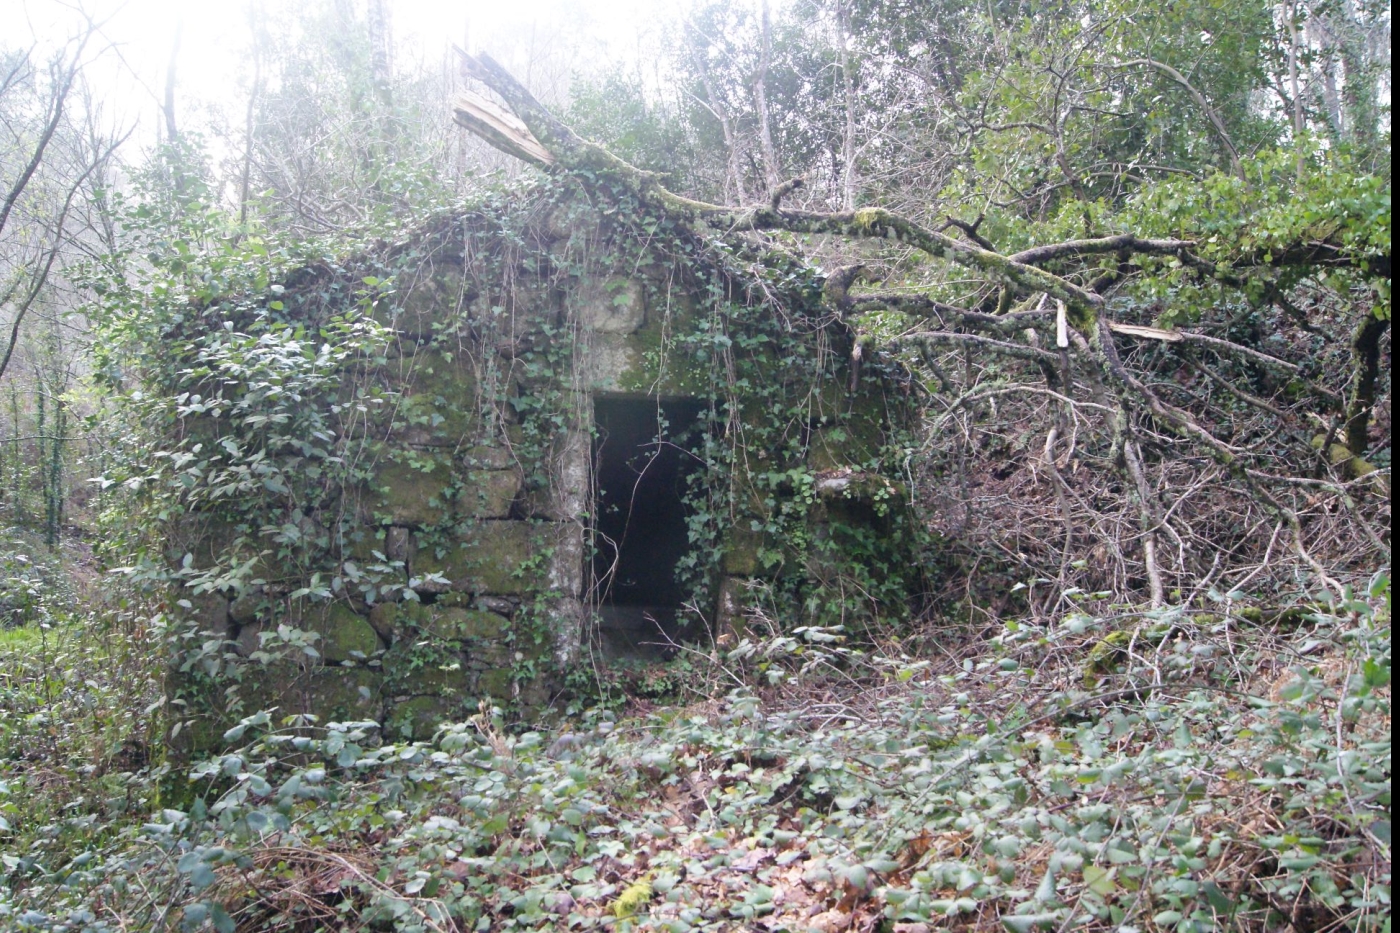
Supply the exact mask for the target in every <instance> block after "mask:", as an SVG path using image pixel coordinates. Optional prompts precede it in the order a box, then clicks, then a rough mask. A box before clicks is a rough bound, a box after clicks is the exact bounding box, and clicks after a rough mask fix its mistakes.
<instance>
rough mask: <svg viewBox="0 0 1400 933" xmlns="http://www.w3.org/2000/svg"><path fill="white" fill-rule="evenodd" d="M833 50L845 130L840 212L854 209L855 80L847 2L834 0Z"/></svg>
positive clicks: (842, 138)
mask: <svg viewBox="0 0 1400 933" xmlns="http://www.w3.org/2000/svg"><path fill="white" fill-rule="evenodd" d="M836 26H837V30H838V33H839V34H838V36H837V47H838V48H839V49H840V55H841V81H842V84H843V85H844V90H845V94H846V128H845V132H844V133H843V134H842V137H841V209H842V210H846V211H851V210H855V207H856V80H855V75H854V74H853V73H852V72H851V50H850V48H849V45H850V41H851V20H850V9H849V8H848V7H847V0H836Z"/></svg>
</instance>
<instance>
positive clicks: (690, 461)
mask: <svg viewBox="0 0 1400 933" xmlns="http://www.w3.org/2000/svg"><path fill="white" fill-rule="evenodd" d="M593 411H594V417H595V419H596V421H597V429H598V430H597V437H596V439H595V441H594V444H593V477H594V482H595V484H596V485H595V489H596V493H597V502H596V506H595V511H596V516H597V517H596V519H595V525H594V530H595V532H596V535H595V547H596V551H595V554H594V558H593V580H594V586H595V593H596V597H597V600H598V612H599V617H600V620H601V625H600V629H601V631H600V634H601V635H602V640H603V648H604V651H605V653H607V654H608V655H610V656H614V657H628V656H630V657H642V658H647V657H658V656H664V655H665V654H667V649H668V647H669V644H670V642H671V641H672V640H674V638H675V637H676V635H677V629H678V615H679V610H680V608H681V602H682V600H683V598H684V596H685V594H684V592H683V591H682V589H681V586H680V583H679V582H678V581H677V579H676V568H677V565H678V564H679V563H680V560H681V558H683V557H684V556H685V555H686V553H687V552H688V551H689V549H690V539H689V529H688V528H687V524H686V507H685V502H684V497H685V492H686V477H687V476H688V475H689V474H690V473H691V472H692V471H693V470H694V469H695V468H696V467H698V466H699V461H698V460H696V458H695V457H694V456H692V455H691V454H689V453H688V452H687V446H688V444H689V443H690V442H691V435H692V434H693V433H694V429H695V425H696V422H697V420H698V418H699V416H700V412H701V403H699V402H697V401H690V400H679V401H671V402H661V403H659V404H658V403H657V401H656V400H655V399H595V400H594V403H593Z"/></svg>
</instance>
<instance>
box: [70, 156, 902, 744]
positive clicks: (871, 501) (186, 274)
mask: <svg viewBox="0 0 1400 933" xmlns="http://www.w3.org/2000/svg"><path fill="white" fill-rule="evenodd" d="M584 182H585V184H584V185H583V186H579V185H577V184H575V183H574V182H570V181H564V180H552V181H547V182H545V183H543V184H541V185H539V186H537V187H535V188H533V189H531V190H528V191H520V192H514V193H505V194H502V195H500V196H498V197H496V198H493V199H491V200H489V201H486V202H484V203H480V204H476V205H472V206H463V205H447V206H443V207H441V208H439V209H437V210H435V211H434V212H432V213H429V214H427V215H426V216H424V217H422V218H421V219H420V220H418V221H417V222H416V223H415V224H413V225H403V226H401V227H399V228H396V229H393V230H388V231H383V233H384V234H385V235H383V236H382V237H380V238H377V239H371V240H369V241H368V245H366V244H364V243H362V244H360V246H359V248H358V249H357V250H355V251H353V252H351V251H349V250H347V249H345V248H344V245H343V244H342V245H338V246H337V245H326V244H320V245H319V248H317V245H316V244H308V243H296V244H290V243H289V244H283V245H274V244H271V243H268V242H265V241H255V240H253V239H251V238H246V239H244V240H242V241H236V240H235V241H234V242H229V240H227V239H225V240H224V241H222V242H219V243H214V242H212V241H211V239H210V238H208V237H207V236H206V238H205V241H204V246H203V248H200V249H196V248H195V246H194V241H193V239H191V240H190V241H181V240H176V241H169V240H164V241H161V243H159V244H157V245H158V246H160V250H159V251H157V250H154V249H153V251H152V256H154V257H155V259H153V260H152V263H151V268H152V269H153V270H155V273H159V275H163V276H164V278H163V279H160V281H154V280H153V279H154V278H156V277H158V276H156V275H155V274H154V273H153V277H152V279H148V280H146V281H136V282H132V281H129V280H127V279H126V278H124V277H118V276H116V275H114V274H109V275H107V277H106V278H105V279H103V278H102V277H101V276H100V275H99V276H98V278H99V281H101V282H102V284H103V286H104V287H103V291H104V293H105V295H106V301H105V312H104V320H105V323H106V327H107V328H108V331H109V333H111V334H112V336H113V339H112V342H111V347H112V351H111V355H110V359H109V361H108V362H109V366H110V368H111V371H112V373H113V375H114V377H115V378H121V377H120V373H119V370H118V367H120V366H126V367H129V368H134V370H135V371H136V372H137V373H138V374H139V386H140V388H139V389H138V390H137V391H134V392H131V393H130V394H129V395H128V398H129V400H130V416H131V417H132V418H133V420H134V421H137V422H139V423H141V424H142V425H143V426H144V429H145V430H146V431H148V432H150V433H151V434H152V435H154V436H158V437H160V438H162V440H163V443H162V444H161V445H160V447H159V449H158V450H155V451H149V450H148V451H145V453H147V454H149V456H144V457H138V456H133V457H131V458H130V459H129V460H128V461H127V463H126V471H125V473H114V474H112V475H111V476H110V477H109V478H108V479H109V481H110V482H122V483H124V484H125V485H126V486H127V487H128V488H130V489H133V490H135V491H137V492H139V493H140V496H141V500H142V502H144V504H145V509H146V511H145V514H146V515H147V517H148V520H149V523H150V527H151V528H152V529H153V530H154V531H153V534H152V535H151V536H150V539H149V543H148V546H147V548H146V552H145V554H144V557H143V558H142V560H141V561H139V562H138V563H137V565H136V568H135V572H136V573H138V574H145V575H146V576H147V577H148V578H149V580H150V581H151V582H152V585H153V586H163V585H166V584H172V583H173V584H176V588H175V589H174V590H172V591H171V592H172V593H173V594H174V595H173V601H172V603H171V604H170V605H169V606H168V611H167V612H166V613H165V614H164V615H163V616H162V619H163V622H164V624H165V626H166V628H165V636H166V637H167V638H168V639H169V641H170V644H171V646H172V652H173V655H172V659H173V667H174V669H175V671H176V676H174V677H173V678H172V685H173V686H172V690H173V693H174V695H175V698H176V699H177V700H178V701H181V702H183V703H185V704H186V705H187V707H186V708H187V709H189V710H190V711H191V713H192V715H190V716H189V718H188V719H187V720H185V721H187V722H190V723H196V722H201V721H207V720H209V719H210V718H211V717H208V716H205V715H204V714H203V713H202V712H200V709H201V708H206V707H210V706H211V705H212V707H213V709H212V710H206V711H209V712H215V713H217V714H218V715H216V716H214V717H212V718H214V719H219V718H224V717H226V716H227V715H230V714H234V713H241V712H244V711H246V710H247V708H248V707H250V706H258V705H266V704H267V702H268V701H269V700H275V699H277V698H278V697H279V696H282V697H284V696H285V695H286V693H287V692H288V691H289V690H291V689H292V684H293V683H294V682H297V683H300V684H301V685H302V688H303V689H305V690H309V691H311V692H312V693H315V694H318V695H319V696H320V697H322V698H325V697H331V698H333V699H334V700H335V702H336V703H337V704H338V707H337V708H336V709H335V710H334V712H335V714H336V715H341V716H345V715H350V716H352V717H353V718H378V717H380V716H381V715H383V714H384V713H385V712H386V711H389V710H391V709H392V708H394V707H395V706H396V705H397V706H398V707H400V708H401V709H403V710H407V712H403V713H401V714H400V715H399V721H400V722H401V724H402V726H403V728H404V729H405V730H407V731H413V730H414V729H416V728H419V727H421V725H422V722H423V721H427V720H428V719H430V718H431V717H432V716H435V715H441V716H447V715H453V714H459V713H462V712H463V711H465V710H467V709H468V708H469V707H470V706H471V705H472V704H474V696H472V695H468V694H474V693H479V692H482V691H484V692H488V693H492V694H495V695H497V696H499V697H502V698H516V699H518V700H520V701H521V702H522V704H525V705H532V706H539V705H541V704H543V703H545V702H547V700H548V696H549V693H548V686H549V685H551V684H554V685H557V684H558V683H559V682H560V680H561V678H560V674H561V673H562V668H565V667H567V666H568V665H567V663H561V662H563V661H564V660H565V657H564V656H565V655H566V654H567V651H563V652H561V650H560V648H559V639H560V630H561V629H563V628H567V627H570V626H572V627H574V628H575V629H577V628H579V627H580V625H581V623H582V621H583V620H582V619H580V618H578V617H577V613H573V614H572V615H571V610H569V609H568V608H567V606H566V603H567V600H568V598H569V597H570V596H576V595H577V594H576V593H572V594H571V593H570V592H569V590H570V588H571V587H572V586H573V584H572V583H564V584H561V583H560V580H559V575H560V572H559V570H558V568H559V567H561V566H565V565H568V564H569V563H570V561H572V562H573V563H574V564H576V565H578V570H579V572H580V573H581V568H582V564H583V557H584V555H583V554H582V553H579V554H577V555H574V554H572V553H571V552H570V551H569V550H568V547H569V545H568V542H566V541H564V540H563V539H560V538H558V537H557V530H558V529H560V528H562V527H564V526H566V525H568V523H570V522H572V521H578V522H580V523H583V524H586V522H587V514H586V513H587V510H588V508H589V507H590V502H589V500H588V499H587V498H586V497H585V498H583V499H581V500H580V499H578V498H577V497H578V492H579V491H578V490H576V489H570V488H569V486H570V478H569V477H565V476H562V475H561V469H564V467H562V466H561V464H564V463H565V462H566V460H567V458H568V456H569V455H570V451H571V450H572V452H573V454H574V455H576V454H577V452H578V449H577V445H575V446H574V447H573V448H571V447H570V444H571V438H576V437H578V436H579V435H580V434H581V433H582V434H585V435H586V433H587V432H588V431H589V430H591V426H592V413H591V403H590V392H591V390H592V388H593V386H591V385H590V383H589V379H590V372H589V369H588V361H587V360H585V359H582V358H581V357H582V356H583V354H582V353H581V352H580V347H582V346H585V344H586V341H587V340H588V339H589V338H588V335H587V334H586V333H585V327H584V322H583V321H582V320H581V317H580V313H579V308H578V304H579V302H578V300H577V299H578V295H579V293H580V289H581V283H593V282H599V281H602V282H605V283H611V282H614V281H616V282H622V283H624V284H625V283H627V282H640V283H642V288H643V290H644V293H645V294H644V296H643V299H644V301H645V304H646V307H647V308H648V309H651V310H650V312H649V314H648V325H647V328H646V329H644V331H643V332H639V333H638V334H637V335H636V337H635V338H633V340H632V342H633V345H634V346H636V347H641V348H642V351H641V352H640V353H639V354H637V356H636V359H635V361H634V364H633V365H632V367H631V369H630V370H629V371H628V372H627V373H626V374H625V379H624V381H625V383H626V384H625V385H624V386H622V387H621V391H625V392H631V393H635V394H637V395H642V396H653V397H658V398H659V397H662V396H667V395H670V396H676V395H685V396H687V397H690V398H695V399H699V400H700V401H701V402H702V406H703V407H702V415H701V418H700V423H699V425H698V426H697V429H696V430H694V431H693V432H691V434H690V436H689V437H688V438H686V440H685V442H686V443H687V444H688V445H689V448H690V453H691V454H692V455H693V456H694V457H696V458H698V459H699V460H700V461H701V462H702V463H703V464H704V466H705V469H703V470H697V471H694V472H692V473H691V474H689V479H688V488H687V490H686V496H685V497H686V504H687V508H688V511H689V518H688V522H689V536H690V543H691V548H690V551H689V554H688V556H687V557H686V558H685V559H684V560H683V561H682V564H681V566H680V568H679V571H678V572H679V573H680V575H681V577H682V579H683V583H684V585H685V587H686V590H687V591H688V592H689V593H690V594H691V599H690V600H689V602H688V605H690V606H692V607H694V608H695V609H697V610H699V612H701V613H707V612H711V611H712V610H713V608H714V607H715V606H716V603H717V600H718V599H719V596H720V593H719V592H718V591H719V590H720V589H722V588H723V586H724V585H725V581H727V580H728V581H733V580H739V579H747V578H754V579H761V580H764V581H767V583H766V585H765V586H764V587H762V588H761V589H754V590H752V591H751V595H758V594H761V595H762V602H763V606H762V607H761V608H762V612H763V613H764V614H766V615H767V616H769V617H771V618H773V619H778V620H783V621H784V622H785V623H788V624H791V625H793V626H796V625H799V624H808V625H811V624H818V625H846V626H848V627H855V626H858V625H865V624H868V623H872V622H879V621H894V622H897V621H898V620H899V619H900V618H901V617H902V615H903V614H904V613H905V612H907V611H908V608H909V606H910V595H911V594H912V593H917V591H918V589H919V582H920V581H919V579H918V576H917V573H918V572H917V570H916V569H915V568H917V566H918V565H919V561H918V559H917V555H918V552H919V550H920V549H921V548H922V547H923V546H924V544H923V542H922V541H921V540H920V539H919V537H918V534H917V523H914V522H911V521H910V520H909V519H908V516H907V515H906V511H905V505H906V503H905V502H904V499H903V493H902V489H903V487H902V485H901V484H900V482H899V465H900V463H901V462H902V459H903V456H904V448H905V447H907V446H908V441H907V439H906V438H903V437H902V436H901V435H900V434H899V431H898V429H899V426H900V425H901V424H904V423H908V419H907V417H906V415H905V414H904V413H903V412H901V411H900V410H899V409H900V407H901V405H902V404H904V400H903V399H901V397H900V396H899V393H898V392H897V391H894V388H893V387H894V386H895V385H896V381H897V380H896V379H895V378H894V377H895V376H897V374H896V373H893V372H892V371H891V370H890V369H889V368H888V367H886V366H882V365H881V364H880V362H879V361H874V362H870V361H867V362H866V363H865V365H863V366H861V367H859V368H857V367H855V366H854V364H853V363H852V361H851V357H852V354H851V349H852V347H853V346H854V343H853V341H854V337H853V335H852V334H851V333H849V331H847V330H846V329H845V327H844V325H842V324H841V323H840V322H839V321H836V320H833V319H831V318H828V317H823V316H822V315H821V313H820V312H819V311H818V310H817V309H818V308H819V298H820V294H821V285H822V281H821V278H820V276H819V275H818V273H817V272H816V271H815V270H813V269H811V268H810V267H807V266H806V265H804V264H802V263H801V262H799V261H797V260H796V259H794V258H792V257H791V256H789V255H788V254H786V253H784V252H783V251H781V250H779V249H774V250H769V251H760V250H759V249H758V248H756V247H755V248H752V249H748V248H742V247H735V246H734V245H732V244H724V243H721V242H719V241H718V240H717V239H716V240H712V241H707V240H704V239H701V238H698V237H697V236H696V235H695V234H694V233H693V232H691V231H690V230H688V229H683V228H679V227H676V226H674V225H673V224H672V223H671V222H670V221H669V220H668V219H667V218H666V217H665V215H664V213H662V212H659V211H653V210H650V209H649V208H648V206H647V205H646V204H644V203H641V202H639V201H638V200H636V197H635V195H634V194H633V193H632V192H631V191H629V190H628V189H627V188H626V187H625V186H622V185H615V184H610V183H609V182H608V179H607V178H606V177H601V176H600V177H598V178H594V179H585V180H584ZM131 220H132V222H133V223H134V224H139V223H140V222H142V217H141V214H140V209H137V210H135V211H133V212H132V214H131ZM205 220H206V221H207V218H205ZM199 222H200V221H198V219H191V218H190V217H189V215H188V214H187V215H185V223H186V224H187V225H194V226H198V223H199ZM155 226H156V225H154V224H153V228H154V227H155ZM161 229H166V228H165V227H162V228H161ZM347 257H348V258H347ZM191 286H193V287H191ZM622 297H625V296H622ZM622 297H620V298H619V300H622ZM142 302H144V308H145V312H146V313H144V314H142V313H139V312H138V310H137V309H136V307H135V306H136V305H137V304H139V303H142ZM152 328H154V329H156V330H158V332H159V335H160V338H161V341H160V344H161V346H163V347H164V352H162V353H159V354H151V353H149V352H148V351H144V350H142V349H141V348H142V347H149V346H150V344H148V343H143V342H142V341H143V340H144V339H147V338H149V337H150V336H151V333H150V331H151V330H152ZM132 387H133V388H134V385H133V386H132ZM585 455H586V452H585ZM571 496H572V497H573V498H571ZM507 525H509V526H511V528H510V529H507V528H506V527H505V526H507ZM517 530H518V531H517ZM507 531H509V534H508V535H507V534H506V532H507ZM488 535H489V537H483V536H488ZM478 539H480V540H481V541H484V542H485V543H484V544H481V545H480V546H479V547H477V549H476V550H475V551H473V550H472V548H471V543H472V542H473V541H475V540H478ZM158 546H159V547H163V548H164V549H165V552H166V553H164V554H163V555H157V554H156V553H155V551H156V547H158ZM511 548H517V549H516V550H511ZM493 575H494V576H493ZM488 577H490V578H491V579H492V582H491V583H489V584H487V583H481V584H480V585H479V586H477V587H476V590H477V592H476V593H475V595H473V593H472V592H469V590H471V587H465V588H459V587H457V583H458V582H460V581H461V580H463V579H464V578H470V579H476V580H478V581H480V580H484V579H486V578H488ZM482 592H484V593H486V594H488V595H486V596H483V595H482ZM414 604H417V605H418V606H420V607H421V608H418V609H412V608H411V607H412V605H414ZM395 606H400V607H410V608H409V609H404V610H393V611H391V610H392V607H395ZM482 659H485V660H482ZM342 668H343V669H344V670H341V669H342ZM279 672H280V673H279ZM332 677H334V678H335V680H334V683H331V682H330V680H329V679H328V678H332ZM453 683H455V684H457V685H458V687H457V688H456V689H455V690H454V688H453V687H452V686H451V684H453ZM462 685H466V687H467V689H462ZM390 715H391V716H392V715H394V714H393V713H392V712H391V713H390ZM195 741H196V743H200V742H205V743H207V742H209V741H211V738H210V737H209V736H199V737H196V739H195Z"/></svg>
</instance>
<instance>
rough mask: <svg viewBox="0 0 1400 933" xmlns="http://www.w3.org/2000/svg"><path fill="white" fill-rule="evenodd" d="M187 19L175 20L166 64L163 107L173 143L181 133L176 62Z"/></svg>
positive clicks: (167, 134) (167, 132)
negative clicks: (173, 35) (177, 118)
mask: <svg viewBox="0 0 1400 933" xmlns="http://www.w3.org/2000/svg"><path fill="white" fill-rule="evenodd" d="M184 32H185V20H184V18H183V17H182V18H180V19H177V20H175V38H174V40H173V41H171V43H170V60H169V61H168V62H167V63H166V65H165V105H164V106H163V107H162V108H161V111H162V114H163V116H164V117H165V142H166V143H167V144H168V145H173V144H174V143H175V141H176V139H177V138H178V137H179V135H180V131H179V128H178V126H177V125H176V123H175V79H176V64H177V63H178V61H179V58H180V39H181V38H182V37H183V36H184Z"/></svg>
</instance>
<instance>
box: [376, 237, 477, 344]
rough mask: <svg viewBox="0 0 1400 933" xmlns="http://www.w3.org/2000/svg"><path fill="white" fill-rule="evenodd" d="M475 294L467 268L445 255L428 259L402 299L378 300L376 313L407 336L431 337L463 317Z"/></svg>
mask: <svg viewBox="0 0 1400 933" xmlns="http://www.w3.org/2000/svg"><path fill="white" fill-rule="evenodd" d="M471 297H472V294H471V287H470V282H469V280H468V279H467V277H466V270H465V269H464V268H463V266H462V264H461V263H460V262H458V261H456V260H455V259H452V258H448V257H445V256H444V257H439V258H437V259H436V260H435V261H430V262H425V263H424V264H423V265H422V266H421V267H420V269H419V272H418V273H417V275H416V276H415V277H414V278H412V279H410V280H409V281H408V282H407V283H406V289H405V290H404V292H403V293H402V295H401V297H399V299H398V301H396V302H395V301H389V300H384V301H379V302H376V303H375V305H374V308H373V312H372V316H373V318H374V319H375V320H376V321H377V322H379V323H380V324H383V325H384V326H386V327H390V328H393V329H394V330H396V331H398V332H399V333H400V334H402V335H403V336H405V337H408V338H410V339H415V340H427V339H429V338H431V337H432V336H434V335H435V334H437V333H440V332H441V331H442V330H443V329H444V328H445V327H446V326H448V325H450V324H451V323H452V322H453V321H454V319H456V318H459V317H460V316H461V311H462V308H463V307H464V306H465V304H466V302H467V301H469V300H470V299H471Z"/></svg>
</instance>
